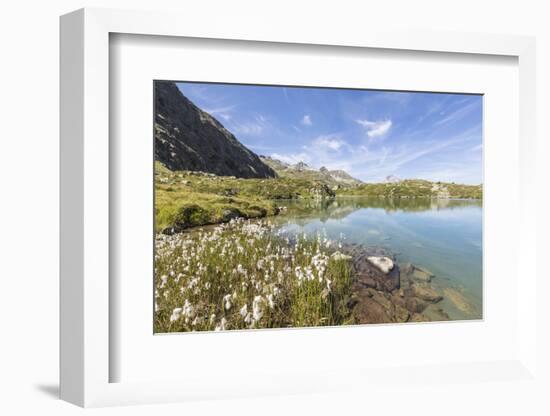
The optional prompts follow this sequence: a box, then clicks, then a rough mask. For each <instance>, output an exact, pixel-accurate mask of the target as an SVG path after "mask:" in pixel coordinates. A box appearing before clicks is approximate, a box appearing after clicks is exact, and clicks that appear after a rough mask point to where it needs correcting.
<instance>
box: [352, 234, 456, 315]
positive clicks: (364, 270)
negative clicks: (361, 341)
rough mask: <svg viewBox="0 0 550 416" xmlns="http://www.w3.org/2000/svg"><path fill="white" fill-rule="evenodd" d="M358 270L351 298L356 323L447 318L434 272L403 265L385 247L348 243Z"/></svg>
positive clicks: (355, 268)
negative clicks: (435, 282) (435, 284)
mask: <svg viewBox="0 0 550 416" xmlns="http://www.w3.org/2000/svg"><path fill="white" fill-rule="evenodd" d="M341 251H342V253H344V254H346V255H348V256H351V261H352V264H353V268H354V271H355V279H354V282H353V286H352V291H353V294H352V298H351V300H350V303H349V305H348V306H349V307H350V308H352V309H353V311H354V315H355V318H356V323H357V324H376V323H403V322H428V321H447V320H450V319H451V318H450V317H449V315H448V314H447V313H446V312H445V311H444V310H443V308H441V307H440V306H439V305H438V303H439V302H441V301H442V300H443V294H442V293H441V292H440V291H439V290H438V289H437V288H436V287H434V286H433V285H432V284H431V282H432V279H433V278H434V275H433V273H431V272H430V271H429V270H426V269H424V268H422V267H420V266H416V265H413V264H411V263H407V264H406V265H404V266H402V267H400V266H399V265H398V263H397V261H396V258H395V255H393V254H392V253H391V252H389V251H388V250H387V249H385V248H382V247H370V246H363V245H359V244H347V245H344V246H343V247H342V250H341Z"/></svg>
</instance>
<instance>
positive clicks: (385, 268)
mask: <svg viewBox="0 0 550 416" xmlns="http://www.w3.org/2000/svg"><path fill="white" fill-rule="evenodd" d="M367 260H368V261H370V262H371V263H372V264H374V265H375V266H376V267H378V269H379V270H380V271H381V272H382V273H384V274H388V273H389V272H390V271H391V270H392V269H393V266H394V265H393V261H392V259H390V258H389V257H382V256H369V257H367Z"/></svg>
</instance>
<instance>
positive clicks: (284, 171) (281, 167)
mask: <svg viewBox="0 0 550 416" xmlns="http://www.w3.org/2000/svg"><path fill="white" fill-rule="evenodd" d="M260 158H261V159H262V161H263V162H264V163H266V164H267V165H269V166H270V167H271V168H272V169H274V170H275V172H277V174H278V175H279V176H283V177H284V176H292V177H304V178H308V179H312V180H316V181H320V182H323V183H325V184H327V185H329V186H332V187H341V186H344V187H350V186H357V185H360V184H362V183H363V182H362V181H360V180H359V179H356V178H354V177H353V176H351V175H350V174H349V173H347V172H346V171H344V170H329V169H328V168H327V167H326V166H321V168H319V170H317V169H315V168H312V167H310V166H309V165H308V164H307V163H305V162H304V161H300V162H298V163H295V164H293V165H289V164H288V163H285V162H282V161H280V160H278V159H277V158H275V157H272V156H260Z"/></svg>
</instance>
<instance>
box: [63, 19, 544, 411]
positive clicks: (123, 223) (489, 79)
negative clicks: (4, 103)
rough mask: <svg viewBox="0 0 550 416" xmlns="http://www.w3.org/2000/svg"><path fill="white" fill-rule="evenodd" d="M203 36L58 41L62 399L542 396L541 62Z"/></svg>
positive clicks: (276, 34) (487, 45)
mask: <svg viewBox="0 0 550 416" xmlns="http://www.w3.org/2000/svg"><path fill="white" fill-rule="evenodd" d="M199 20H200V19H198V20H197V21H188V19H183V20H182V17H181V16H177V15H171V14H165V13H145V12H126V11H113V10H95V9H92V10H89V9H86V10H80V11H77V12H74V13H72V14H69V15H66V16H64V17H62V19H61V81H62V86H61V102H62V106H61V113H62V119H61V252H62V258H61V396H62V398H63V399H65V400H68V401H70V402H73V403H76V404H78V405H81V406H105V405H116V404H138V403H158V402H165V401H185V400H195V399H208V398H231V397H253V396H258V395H266V394H267V395H269V394H299V393H318V392H329V391H342V390H344V391H349V390H354V389H363V388H365V386H369V387H368V388H369V389H372V391H376V390H377V389H383V388H384V383H386V382H387V383H389V382H391V380H395V379H399V380H400V383H402V384H403V386H407V385H412V384H419V383H420V384H421V385H423V383H424V384H426V385H427V384H429V383H431V382H433V380H434V379H436V380H437V382H438V383H443V384H445V383H447V382H455V381H456V380H462V381H464V382H467V383H473V384H476V383H480V382H482V381H491V382H492V381H494V382H498V381H500V380H503V379H505V380H511V381H516V380H517V381H518V382H519V381H522V380H526V379H530V378H531V377H532V374H533V371H534V369H535V368H536V363H535V361H534V349H535V348H536V323H535V322H534V321H533V320H531V317H532V316H533V314H534V311H535V308H536V302H535V301H534V297H533V296H534V295H533V294H534V293H535V292H534V290H535V289H534V288H535V287H536V279H537V271H536V270H535V266H534V264H533V263H532V262H530V261H529V256H528V253H529V252H532V251H533V247H534V244H535V236H534V228H535V227H534V225H535V223H534V221H535V220H534V218H533V217H532V215H530V214H528V213H529V212H530V211H529V207H530V206H531V205H532V204H533V203H534V202H533V200H532V199H530V198H526V197H525V196H526V195H529V192H530V190H529V187H530V185H529V177H530V176H531V175H532V174H533V168H534V160H535V157H534V153H533V150H532V147H531V146H530V143H532V142H533V140H534V137H535V136H534V131H533V125H534V123H533V117H535V114H536V112H535V111H533V109H534V106H535V101H534V91H535V80H534V77H533V71H534V46H533V44H534V41H533V40H532V39H531V38H523V37H515V36H505V35H502V36H500V35H499V36H489V35H481V34H464V33H461V34H451V33H441V34H437V36H434V34H433V33H424V32H391V33H390V32H384V31H379V30H376V29H374V28H373V29H369V30H364V31H361V33H358V32H355V31H353V30H351V29H350V30H343V31H341V32H339V33H338V34H331V35H327V34H326V31H324V30H323V28H322V27H321V26H319V27H318V26H316V25H315V24H313V26H312V28H311V31H309V32H308V34H307V35H304V34H303V31H301V30H300V28H298V27H294V26H290V27H288V28H286V30H285V31H284V33H283V31H281V30H280V28H278V27H277V26H276V25H274V24H267V23H266V24H263V25H261V27H259V26H257V25H255V24H254V23H252V22H248V21H247V20H246V19H244V18H243V26H242V28H243V30H244V31H243V32H240V33H238V34H237V33H236V32H234V31H233V30H232V26H231V25H230V24H229V23H228V22H226V21H223V19H220V20H219V22H218V21H217V20H216V22H213V23H212V24H211V25H203V24H200V21H199ZM182 21H185V22H186V24H185V25H182V24H181V22H182ZM214 23H215V24H214ZM247 25H248V26H247ZM242 33H246V36H245V35H243V34H242ZM503 120H505V122H503ZM518 149H520V150H519V152H518ZM504 223H505V224H506V232H503V231H502V230H503V224H504ZM502 259H506V261H505V262H503V261H502ZM519 270H521V281H522V284H521V285H519V284H518V281H519V278H520V276H519ZM359 357H371V358H372V357H375V359H363V358H359ZM220 375H224V376H223V377H222V376H220ZM228 379H230V380H231V382H230V383H228V382H227V380H228ZM383 380H386V381H385V382H383Z"/></svg>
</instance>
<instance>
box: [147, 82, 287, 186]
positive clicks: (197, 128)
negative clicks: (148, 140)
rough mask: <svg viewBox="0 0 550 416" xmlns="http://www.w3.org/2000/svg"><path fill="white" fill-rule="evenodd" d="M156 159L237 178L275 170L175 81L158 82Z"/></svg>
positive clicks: (181, 167) (179, 167) (266, 175)
mask: <svg viewBox="0 0 550 416" xmlns="http://www.w3.org/2000/svg"><path fill="white" fill-rule="evenodd" d="M155 158H156V160H157V161H159V162H161V163H162V164H163V165H165V166H166V167H167V168H169V169H171V170H173V171H175V170H188V171H202V172H209V173H214V174H216V175H219V176H235V177H237V178H271V177H275V176H276V173H275V171H274V170H273V169H271V168H270V167H269V166H267V165H266V164H265V163H263V162H262V161H261V160H260V158H259V157H258V156H257V155H256V154H255V153H254V152H252V151H251V150H249V149H247V148H246V147H245V146H244V145H243V144H241V143H240V142H239V141H238V140H237V139H236V138H235V136H233V134H231V133H230V132H229V131H228V130H227V129H225V128H224V127H223V125H222V124H221V123H220V122H219V121H218V120H216V119H215V118H214V117H212V116H211V115H210V114H208V113H206V112H205V111H202V110H201V109H200V108H198V107H197V106H196V105H194V104H193V103H192V102H191V101H190V100H189V99H187V98H186V97H185V96H184V95H183V94H182V93H181V92H180V90H179V88H178V87H177V86H176V84H175V83H173V82H168V81H156V82H155Z"/></svg>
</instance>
